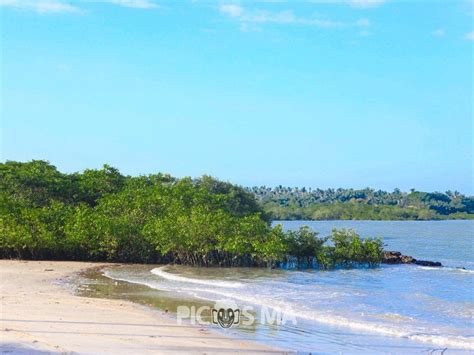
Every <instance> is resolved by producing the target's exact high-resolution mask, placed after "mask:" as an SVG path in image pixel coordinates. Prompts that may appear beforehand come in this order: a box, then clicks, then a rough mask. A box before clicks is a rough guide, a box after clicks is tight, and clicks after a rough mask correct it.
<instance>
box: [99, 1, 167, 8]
mask: <svg viewBox="0 0 474 355" xmlns="http://www.w3.org/2000/svg"><path fill="white" fill-rule="evenodd" d="M105 2H108V3H110V4H114V5H119V6H123V7H131V8H134V9H154V8H158V7H159V6H158V4H156V3H154V2H153V1H150V0H106V1H105Z"/></svg>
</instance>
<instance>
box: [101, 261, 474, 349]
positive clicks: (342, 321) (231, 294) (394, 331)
mask: <svg viewBox="0 0 474 355" xmlns="http://www.w3.org/2000/svg"><path fill="white" fill-rule="evenodd" d="M163 268H165V267H160V268H156V269H153V270H151V272H152V273H153V274H155V275H157V276H160V277H162V278H164V279H166V280H171V281H177V282H183V283H188V284H190V283H191V284H199V285H208V286H213V287H214V286H218V287H217V288H192V287H180V286H178V285H174V286H171V287H169V285H168V287H165V289H167V290H174V291H175V292H179V293H181V292H186V293H188V294H192V295H193V296H194V297H197V298H201V299H206V300H209V301H216V300H217V299H220V298H221V297H226V298H230V299H236V300H239V301H242V302H246V303H248V304H253V305H258V306H264V307H268V308H273V309H275V308H278V309H280V310H281V311H282V312H284V313H286V314H288V315H292V316H295V317H297V318H300V319H305V320H309V321H314V322H318V323H321V324H325V325H329V326H337V327H344V328H348V329H353V330H358V331H364V332H369V333H373V334H380V335H385V336H392V337H398V338H406V339H410V340H413V341H417V342H422V343H430V344H435V345H438V346H446V347H454V348H458V349H459V348H460V349H466V350H474V338H472V337H463V336H454V335H452V336H451V335H439V334H426V333H424V332H420V331H419V330H418V329H416V328H410V325H409V324H405V325H404V326H400V327H397V326H393V325H387V324H384V323H379V322H373V321H365V320H356V319H353V318H348V317H344V316H340V315H336V314H331V313H323V312H318V311H314V310H302V309H296V307H295V306H297V305H292V304H291V303H288V302H284V301H279V300H275V299H269V298H268V297H266V296H265V297H264V296H262V295H257V294H255V293H252V294H251V295H247V294H243V293H241V292H235V291H231V290H226V289H225V288H233V289H235V288H240V287H243V286H244V285H243V284H242V283H239V282H227V281H216V280H202V279H193V278H187V277H183V276H178V275H174V274H171V273H168V272H165V271H163V270H162V269H163ZM427 269H431V268H427ZM469 271H470V270H469ZM104 275H105V276H107V277H110V278H113V279H115V280H122V281H127V282H131V283H136V284H142V285H146V286H148V287H150V288H154V289H163V288H162V287H160V286H159V285H157V284H155V283H151V282H146V281H144V280H143V281H138V280H130V279H125V278H118V277H115V276H112V275H110V274H108V273H107V272H104ZM249 292H251V290H249ZM203 293H205V294H207V296H205V295H203ZM208 295H216V297H212V296H211V297H209V296H208ZM241 306H242V305H241Z"/></svg>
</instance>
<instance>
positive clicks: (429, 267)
mask: <svg viewBox="0 0 474 355" xmlns="http://www.w3.org/2000/svg"><path fill="white" fill-rule="evenodd" d="M418 269H421V270H431V271H451V272H453V271H454V272H464V273H467V274H474V270H469V269H462V268H457V267H446V266H445V267H431V266H418Z"/></svg>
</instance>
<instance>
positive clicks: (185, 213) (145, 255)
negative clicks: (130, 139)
mask: <svg viewBox="0 0 474 355" xmlns="http://www.w3.org/2000/svg"><path fill="white" fill-rule="evenodd" d="M331 240H332V242H333V244H334V246H331V245H326V244H325V243H326V242H327V241H328V238H327V237H326V238H318V236H317V233H315V232H313V231H312V230H310V229H309V228H307V227H303V228H301V229H300V230H298V231H288V232H284V231H283V230H282V227H281V226H279V225H277V226H275V227H271V226H270V223H269V218H268V215H267V214H265V213H264V211H263V209H262V207H261V206H260V205H259V204H258V203H257V201H256V199H255V197H254V195H253V194H252V193H250V192H248V191H246V190H245V189H243V188H242V187H239V186H236V185H232V184H230V183H227V182H222V181H219V180H216V179H214V178H212V177H209V176H204V177H202V178H199V179H194V180H193V179H191V178H183V179H175V178H173V177H171V176H169V175H162V174H157V175H149V176H140V177H129V176H123V175H122V174H120V172H119V171H118V170H117V169H115V168H112V167H110V166H108V165H104V167H103V168H102V169H99V170H91V169H88V170H85V171H84V172H83V173H74V174H63V173H61V172H59V171H58V170H57V169H56V168H55V167H54V166H52V165H51V164H49V163H48V162H44V161H32V162H28V163H19V162H6V163H4V164H0V257H19V258H32V259H67V260H97V261H99V260H107V261H118V262H142V263H148V262H175V263H183V264H190V265H206V266H211V265H221V266H236V265H245V266H264V265H267V266H275V265H278V264H281V263H282V262H284V261H285V260H286V259H289V258H296V260H297V263H296V266H299V265H313V264H314V261H316V263H317V264H318V265H319V266H320V267H324V268H329V267H334V266H337V265H344V266H351V265H355V264H357V263H368V264H371V265H376V264H377V263H378V262H379V261H380V259H379V256H380V250H381V249H380V248H381V243H379V244H377V243H378V242H376V241H371V240H362V239H360V238H359V236H357V235H356V234H355V233H354V232H347V231H335V232H333V236H332V239H331Z"/></svg>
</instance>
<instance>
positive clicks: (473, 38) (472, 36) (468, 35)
mask: <svg viewBox="0 0 474 355" xmlns="http://www.w3.org/2000/svg"><path fill="white" fill-rule="evenodd" d="M464 38H465V39H467V40H468V41H474V31H472V32H469V33H466V35H465V36H464Z"/></svg>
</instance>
